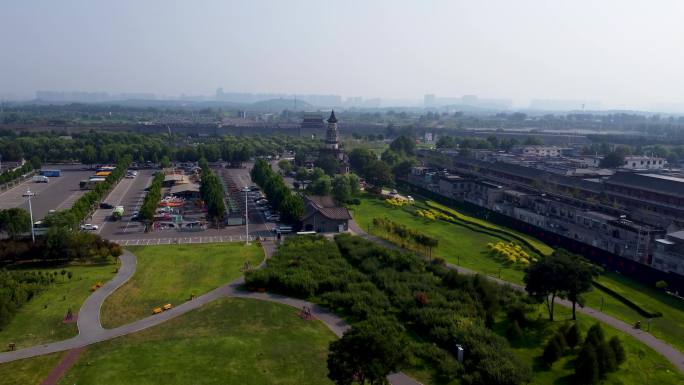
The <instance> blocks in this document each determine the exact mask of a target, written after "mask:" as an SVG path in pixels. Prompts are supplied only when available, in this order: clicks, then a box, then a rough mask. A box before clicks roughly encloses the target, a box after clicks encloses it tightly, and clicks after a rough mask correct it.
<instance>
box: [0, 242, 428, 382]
mask: <svg viewBox="0 0 684 385" xmlns="http://www.w3.org/2000/svg"><path fill="white" fill-rule="evenodd" d="M262 248H263V249H264V253H265V258H264V260H263V261H262V262H261V264H260V265H259V267H263V266H265V264H266V260H267V259H268V258H270V257H271V256H272V255H273V253H274V252H275V249H276V245H275V244H274V243H273V242H272V241H264V242H262ZM119 259H120V261H121V266H120V267H119V271H118V272H117V274H116V275H115V276H114V278H112V279H111V280H110V281H109V282H107V283H106V284H105V285H104V286H102V287H101V288H100V289H98V290H96V291H95V292H94V293H93V294H91V295H90V296H89V297H88V298H87V299H86V301H85V302H84V303H83V305H82V306H81V310H80V311H79V318H78V332H79V334H78V336H76V337H73V338H70V339H67V340H63V341H58V342H53V343H48V344H42V345H35V346H32V347H29V348H25V349H20V350H16V351H13V352H5V353H0V363H6V362H11V361H16V360H21V359H24V358H31V357H36V356H42V355H45V354H50V353H57V352H61V351H66V350H71V351H72V352H73V353H74V355H76V354H80V353H81V351H82V349H81V348H83V347H85V346H88V345H91V344H94V343H97V342H102V341H106V340H110V339H113V338H117V337H121V336H125V335H128V334H132V333H135V332H138V331H141V330H145V329H148V328H150V327H153V326H156V325H159V324H161V323H164V322H166V321H168V320H170V319H173V318H176V317H178V316H180V315H182V314H185V313H187V312H189V311H192V310H195V309H197V308H200V307H202V306H204V305H206V304H207V303H209V302H212V301H214V300H217V299H219V298H224V297H238V298H248V299H255V300H262V301H271V302H277V303H280V304H283V305H288V306H292V307H295V308H298V309H301V308H302V307H304V306H307V307H309V308H310V309H311V314H312V315H313V316H314V317H315V318H316V319H318V320H320V321H321V322H323V323H324V324H325V325H326V326H327V327H328V328H329V329H330V330H331V331H332V332H333V333H335V335H336V336H338V337H341V336H342V334H343V333H344V332H345V331H346V330H347V329H349V325H348V324H347V323H346V322H345V321H344V320H343V319H342V318H340V317H338V316H336V315H335V314H333V313H332V312H330V311H329V310H327V309H325V308H324V307H321V306H319V305H316V304H314V303H311V302H308V301H304V300H300V299H296V298H291V297H286V296H282V295H277V294H270V293H256V292H249V291H244V290H242V289H241V287H242V285H243V284H244V282H245V280H244V277H241V278H238V279H236V280H234V281H233V282H230V283H228V284H226V285H223V286H221V287H218V288H216V289H214V290H212V291H210V292H208V293H206V294H204V295H201V296H199V297H197V298H195V299H194V300H190V301H187V302H184V303H182V304H180V305H178V306H176V307H173V308H171V309H170V310H167V311H165V312H163V313H160V314H156V315H152V316H149V317H146V318H143V319H140V320H138V321H135V322H131V323H129V324H126V325H123V326H120V327H117V328H114V329H104V328H103V327H102V325H101V323H100V309H101V307H102V304H103V303H104V301H105V300H106V299H107V297H108V296H109V295H110V294H112V293H113V292H114V291H116V289H118V288H119V287H121V286H122V285H123V284H124V283H126V282H127V281H128V280H129V279H130V278H131V277H132V276H133V274H134V273H135V269H136V265H137V263H136V258H135V255H133V253H131V252H129V251H127V250H125V251H124V253H123V254H122V255H121V256H120V257H119ZM71 355H72V354H71V353H70V354H69V356H71ZM76 357H77V355H76ZM74 362H75V360H73V359H72V360H64V361H63V362H60V364H58V366H57V367H56V368H55V369H54V370H53V373H50V375H49V376H48V377H49V378H48V380H50V379H56V380H55V381H53V382H49V383H56V381H57V380H59V378H60V377H61V375H63V374H64V372H66V370H68V368H69V367H70V365H72V364H73V363H74ZM387 378H388V379H389V381H390V384H392V385H422V384H421V383H419V382H417V381H416V380H414V379H413V378H411V377H409V376H407V375H406V374H404V373H401V372H399V373H394V374H391V375H390V376H388V377H387ZM46 381H47V380H46Z"/></svg>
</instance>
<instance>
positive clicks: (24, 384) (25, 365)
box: [0, 352, 67, 385]
mask: <svg viewBox="0 0 684 385" xmlns="http://www.w3.org/2000/svg"><path fill="white" fill-rule="evenodd" d="M65 355H67V352H61V353H53V354H48V355H45V356H40V357H34V358H27V359H25V360H19V361H13V362H8V363H6V364H0V385H39V384H41V383H42V382H43V380H44V379H45V377H47V375H48V374H49V373H50V371H52V368H54V367H55V366H56V365H57V364H58V363H59V361H61V360H62V358H63V357H64V356H65Z"/></svg>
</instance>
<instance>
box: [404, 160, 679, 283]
mask: <svg viewBox="0 0 684 385" xmlns="http://www.w3.org/2000/svg"><path fill="white" fill-rule="evenodd" d="M424 162H425V164H428V165H439V168H438V169H437V168H435V167H432V168H431V167H429V166H428V167H414V168H413V169H412V170H411V173H410V175H409V176H408V182H409V183H410V184H412V185H414V186H419V187H421V188H424V189H426V190H428V191H431V192H432V193H435V194H438V195H440V196H443V197H446V198H449V199H452V200H454V201H456V202H465V203H467V204H469V205H472V206H475V207H480V208H483V209H487V210H489V211H490V212H495V213H497V214H499V215H501V216H504V217H506V218H510V219H512V220H514V221H517V222H519V223H524V224H528V225H529V229H528V230H529V231H536V230H537V229H538V230H541V231H543V232H546V233H548V234H555V235H558V236H561V237H562V238H563V239H565V240H571V241H572V242H573V243H575V244H579V245H586V246H591V247H588V248H587V252H588V253H591V252H594V251H596V250H600V251H603V252H605V253H606V254H605V255H607V258H613V257H618V258H624V259H625V260H629V261H632V262H635V263H638V264H639V265H643V266H648V267H651V268H653V269H657V270H659V271H661V272H665V273H671V274H676V275H678V276H679V277H680V278H681V279H682V282H683V283H684V231H683V230H684V223H683V221H684V178H678V177H674V176H667V175H657V174H637V173H626V172H625V173H622V172H620V173H616V174H615V175H614V176H612V177H610V178H609V179H607V180H604V181H598V182H596V181H587V180H584V179H578V178H570V177H564V176H562V175H558V174H554V173H546V172H544V171H541V170H536V169H530V168H526V167H521V166H517V165H511V164H507V163H503V162H493V163H492V162H481V161H477V160H473V159H465V158H461V157H458V156H453V155H452V156H448V159H447V158H444V157H441V156H439V154H437V156H436V157H431V156H428V157H424ZM445 167H446V168H445ZM579 249H580V250H581V249H582V248H579Z"/></svg>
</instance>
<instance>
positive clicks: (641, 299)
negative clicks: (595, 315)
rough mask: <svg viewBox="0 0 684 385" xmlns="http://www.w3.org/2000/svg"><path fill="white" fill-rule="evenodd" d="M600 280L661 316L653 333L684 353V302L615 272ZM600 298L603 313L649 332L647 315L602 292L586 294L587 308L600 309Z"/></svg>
mask: <svg viewBox="0 0 684 385" xmlns="http://www.w3.org/2000/svg"><path fill="white" fill-rule="evenodd" d="M598 281H599V282H600V283H602V284H604V285H606V286H609V287H610V288H611V289H612V290H614V291H616V292H619V293H620V294H621V295H623V296H625V297H627V298H629V299H630V300H632V301H634V302H636V303H638V304H639V305H641V306H642V307H644V308H646V309H648V310H649V311H658V312H660V313H662V317H656V318H653V320H652V322H651V333H652V334H653V335H654V336H656V337H657V338H660V339H662V340H663V341H666V342H668V343H670V344H671V345H673V346H674V347H676V348H677V349H679V350H680V351H684V301H682V300H681V299H678V298H676V297H673V296H671V295H668V294H666V293H663V292H662V291H660V290H656V289H655V288H651V287H648V286H646V285H642V284H640V283H638V282H635V281H634V280H631V279H629V278H626V277H624V276H622V275H619V274H616V273H607V274H605V275H602V276H601V277H600V278H599V279H598ZM601 297H603V312H604V313H606V314H609V315H611V316H613V317H615V318H618V319H621V320H623V321H625V322H627V323H629V324H633V323H634V322H636V321H641V323H642V325H643V327H644V329H645V330H647V329H648V325H647V323H646V318H645V317H644V316H642V315H641V314H639V313H637V312H636V310H634V309H632V308H630V307H628V306H626V305H625V304H623V303H622V302H620V301H619V300H617V299H616V298H614V297H612V296H611V295H610V294H608V293H606V292H604V291H602V290H600V289H594V290H593V291H591V292H589V293H587V294H586V295H585V299H586V305H587V306H589V307H591V308H594V309H601Z"/></svg>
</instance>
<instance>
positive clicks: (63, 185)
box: [0, 165, 92, 221]
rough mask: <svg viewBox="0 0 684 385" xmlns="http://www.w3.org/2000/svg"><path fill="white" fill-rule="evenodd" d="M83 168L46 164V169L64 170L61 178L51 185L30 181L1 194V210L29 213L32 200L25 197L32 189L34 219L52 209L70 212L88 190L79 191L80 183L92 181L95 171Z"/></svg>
mask: <svg viewBox="0 0 684 385" xmlns="http://www.w3.org/2000/svg"><path fill="white" fill-rule="evenodd" d="M82 167H83V166H80V165H45V166H43V169H57V170H61V171H62V175H61V176H59V177H50V178H49V180H50V182H48V183H35V182H32V181H31V180H30V179H29V180H28V181H26V182H24V183H21V184H19V185H17V186H16V187H13V188H11V189H9V190H7V191H5V192H3V193H1V194H0V209H8V208H12V207H21V208H23V209H25V210H27V211H28V208H29V207H28V198H27V197H24V196H23V194H24V193H26V190H31V192H33V193H35V195H34V196H33V197H32V198H31V206H32V208H33V220H34V221H37V220H40V219H42V218H43V217H44V216H45V215H47V213H48V212H49V211H50V210H63V209H68V208H70V207H71V205H73V204H74V202H75V201H76V200H77V199H78V198H80V197H81V196H82V195H83V194H84V193H85V192H86V191H85V190H81V189H80V188H79V184H78V183H79V182H80V181H81V180H83V179H88V177H89V176H91V175H92V171H87V170H83V169H82Z"/></svg>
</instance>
